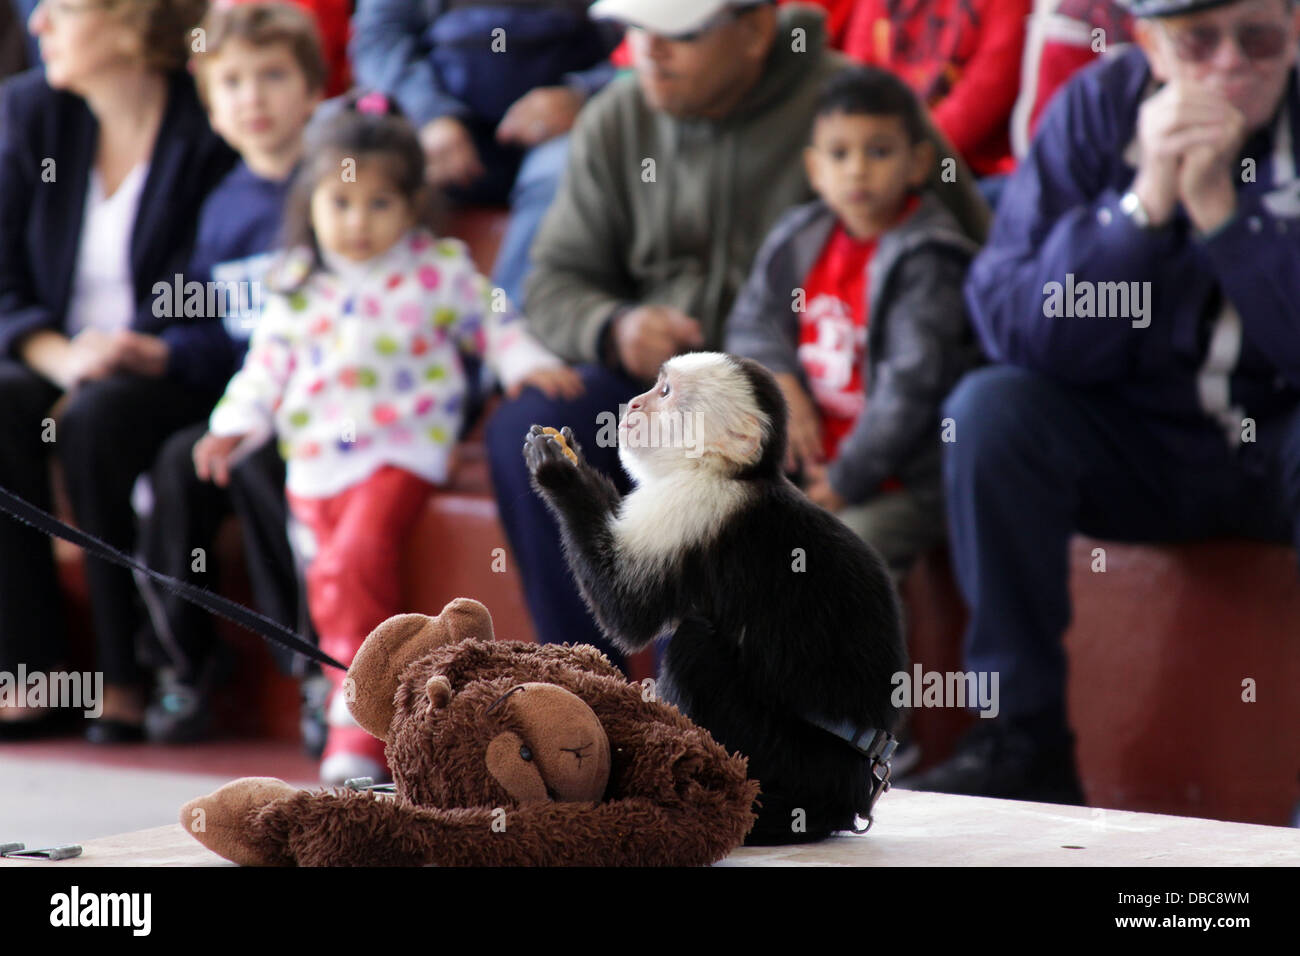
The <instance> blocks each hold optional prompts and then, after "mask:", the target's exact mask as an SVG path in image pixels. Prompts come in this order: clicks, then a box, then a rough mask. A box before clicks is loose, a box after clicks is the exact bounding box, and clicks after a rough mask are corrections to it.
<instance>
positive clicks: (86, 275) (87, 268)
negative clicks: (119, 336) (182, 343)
mask: <svg viewBox="0 0 1300 956" xmlns="http://www.w3.org/2000/svg"><path fill="white" fill-rule="evenodd" d="M148 175H149V163H148V162H147V161H146V162H142V163H140V164H139V165H137V166H136V167H135V168H134V169H132V170H131V171H130V172H129V173H127V174H126V178H125V179H123V180H122V183H121V185H120V186H118V187H117V189H116V191H114V193H113V195H111V196H105V195H104V180H103V178H102V177H101V176H100V175H99V171H98V170H96V169H94V168H92V169H91V171H90V186H89V188H88V189H87V190H86V212H85V215H84V216H83V217H82V220H81V245H80V247H79V249H78V252H77V274H76V276H74V278H73V284H72V298H71V300H70V301H69V303H68V323H67V330H68V337H69V338H71V337H72V336H74V335H76V334H77V333H78V332H80V331H82V330H83V329H89V328H95V329H100V330H101V331H104V332H116V331H117V330H118V329H127V328H130V327H131V319H132V317H133V316H134V315H135V291H134V282H133V281H132V277H131V232H132V230H133V228H134V226H135V217H136V213H137V212H138V211H139V208H140V193H141V192H142V191H143V189H144V181H145V179H146V178H147V177H148Z"/></svg>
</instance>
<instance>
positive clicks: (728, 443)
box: [714, 415, 763, 465]
mask: <svg viewBox="0 0 1300 956" xmlns="http://www.w3.org/2000/svg"><path fill="white" fill-rule="evenodd" d="M719 444H720V445H721V447H715V448H714V451H717V452H718V453H719V454H721V455H722V456H723V457H724V458H726V459H728V460H729V461H734V462H738V463H744V464H747V465H748V464H752V463H753V462H754V461H756V460H757V459H758V456H759V453H760V450H761V449H762V447H763V426H762V425H761V424H759V421H758V419H757V418H755V417H754V416H753V415H746V416H745V418H744V420H743V421H741V422H737V423H736V424H735V425H733V426H731V427H728V428H727V432H726V438H725V439H724V441H723V442H721V443H719Z"/></svg>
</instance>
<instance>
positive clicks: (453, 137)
mask: <svg viewBox="0 0 1300 956" xmlns="http://www.w3.org/2000/svg"><path fill="white" fill-rule="evenodd" d="M420 145H421V146H422V147H424V161H425V167H424V175H425V178H426V179H427V180H428V181H429V183H430V185H432V186H436V187H438V188H442V187H444V186H468V185H469V184H470V183H472V182H473V181H474V180H476V179H478V178H479V177H480V176H482V175H483V172H484V170H483V163H482V162H481V161H480V160H479V156H478V150H477V149H475V148H474V140H473V138H472V137H471V136H470V135H469V130H467V129H466V128H465V124H464V123H462V122H461V121H460V120H458V119H456V118H455V117H454V116H439V117H438V118H437V119H434V120H430V121H429V122H428V123H426V124H425V125H424V126H423V128H421V130H420Z"/></svg>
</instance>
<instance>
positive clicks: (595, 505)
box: [524, 352, 906, 845]
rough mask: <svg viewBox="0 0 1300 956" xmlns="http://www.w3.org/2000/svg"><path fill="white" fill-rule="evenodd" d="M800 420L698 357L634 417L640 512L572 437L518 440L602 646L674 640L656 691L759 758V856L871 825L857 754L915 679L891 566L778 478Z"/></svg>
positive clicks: (632, 451)
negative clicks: (897, 693) (907, 680)
mask: <svg viewBox="0 0 1300 956" xmlns="http://www.w3.org/2000/svg"><path fill="white" fill-rule="evenodd" d="M786 417H787V410H786V405H785V399H784V397H783V396H782V394H781V390H780V388H779V386H778V385H777V383H776V380H775V379H774V378H773V377H772V375H771V374H770V373H769V372H768V371H767V370H766V369H764V368H763V367H762V366H761V365H759V364H758V363H757V362H754V361H752V360H750V359H745V358H736V357H732V356H729V355H722V354H719V353H715V352H694V353H688V354H685V355H679V356H677V357H676V358H673V359H670V360H669V361H668V362H666V363H664V365H663V368H662V369H661V370H660V373H659V379H658V381H657V382H656V383H655V385H654V387H653V388H652V389H650V391H648V392H645V393H643V394H641V395H638V396H637V397H636V398H634V399H632V401H631V402H630V403H629V404H628V405H627V407H626V409H625V410H624V412H623V415H622V417H621V419H620V422H619V458H620V460H621V461H622V463H623V467H624V468H625V469H626V470H627V472H628V474H629V475H631V477H632V478H633V479H634V481H635V482H636V487H635V488H634V490H633V491H632V492H631V493H630V494H629V495H628V496H627V497H623V496H622V495H620V494H619V492H618V490H617V489H616V488H615V487H614V485H613V483H612V482H611V481H610V480H609V479H608V478H607V477H605V476H604V475H603V474H601V473H600V472H598V471H596V470H595V469H594V468H592V467H591V466H590V465H588V464H587V463H586V461H585V460H584V459H583V458H582V456H581V450H580V449H579V448H578V447H577V445H576V443H575V442H574V439H573V433H572V432H571V431H570V430H569V429H568V428H567V427H566V428H564V429H563V430H562V431H561V432H559V433H555V431H554V429H551V434H546V433H545V432H544V431H543V429H542V428H541V427H539V426H536V425H534V426H533V427H532V429H530V431H529V433H528V435H527V437H526V439H525V444H524V456H525V459H526V461H527V463H528V468H529V472H530V474H531V476H532V484H533V487H534V489H535V490H536V491H537V492H538V493H539V494H541V495H542V497H543V498H544V499H545V500H546V503H547V505H548V506H549V508H550V509H551V511H552V512H553V513H554V514H555V515H556V517H557V519H558V521H559V524H560V528H561V532H562V534H563V543H564V551H565V555H566V557H567V559H568V562H569V567H570V569H571V570H572V572H573V575H574V577H575V578H576V579H577V582H578V585H579V587H580V589H581V591H582V595H583V597H584V598H585V599H586V601H587V604H588V606H589V607H590V608H591V611H592V614H593V615H594V616H595V618H596V621H597V622H598V623H599V625H600V627H601V629H602V630H603V631H604V633H605V635H606V636H607V637H608V638H609V639H610V640H611V641H613V642H614V643H615V644H616V645H618V646H620V647H622V648H624V649H625V650H627V651H629V652H630V651H637V650H640V649H641V648H643V647H645V646H646V645H647V644H649V643H650V642H651V641H653V640H654V639H655V638H656V637H659V636H660V635H665V634H669V635H671V638H670V639H669V641H668V644H667V647H666V648H665V650H664V655H663V663H662V671H661V674H660V679H659V685H658V693H659V696H660V697H661V698H662V699H664V700H666V701H668V702H669V703H671V704H674V705H676V706H677V708H678V709H679V710H681V711H682V712H683V713H684V714H686V715H687V716H688V717H690V718H691V719H692V720H694V721H695V722H696V723H698V724H700V725H701V726H703V727H705V728H706V729H708V731H709V732H710V733H711V734H713V736H714V737H715V738H716V739H717V740H718V742H719V743H721V744H722V745H723V746H725V747H727V748H728V749H729V750H733V751H739V752H740V753H742V754H744V755H745V756H747V757H748V758H749V774H750V776H751V777H753V778H755V779H757V780H758V781H759V784H760V787H761V791H762V792H761V796H760V798H759V803H760V806H759V819H758V822H757V824H756V825H755V827H754V830H753V831H752V832H751V833H750V835H749V838H748V839H747V841H746V842H747V843H749V844H751V845H754V844H759V845H761V844H779V843H801V842H808V841H812V840H818V839H822V838H824V837H826V836H829V835H830V834H831V833H832V832H834V831H836V830H848V829H856V828H857V827H856V826H855V815H861V816H864V817H866V816H868V810H869V808H870V805H871V797H872V793H873V790H874V789H877V785H876V783H875V781H874V780H873V777H872V773H871V770H872V764H871V761H870V760H869V759H867V758H866V757H865V756H864V755H863V753H862V752H860V751H859V749H857V748H856V747H855V746H853V745H851V744H850V740H851V739H853V740H855V741H856V742H857V744H858V745H859V746H861V747H866V746H867V744H868V742H870V741H872V739H873V735H875V732H876V731H890V730H892V729H893V726H894V723H895V720H896V718H897V711H896V709H895V708H894V707H893V706H892V704H891V702H890V694H891V690H892V685H891V677H892V675H894V674H895V673H897V672H899V671H902V670H904V669H905V667H906V663H905V655H904V651H903V643H902V637H901V633H900V631H901V629H900V623H899V610H898V600H897V596H896V594H895V592H894V588H893V584H892V582H891V579H890V577H889V575H888V573H887V572H886V570H885V566H884V564H883V562H882V561H881V559H880V557H879V556H878V555H877V554H876V553H875V552H874V551H873V550H871V549H870V548H869V547H868V546H867V545H866V544H865V543H863V541H862V540H861V539H860V538H858V537H857V536H856V535H855V534H854V533H853V532H852V531H850V530H849V529H848V528H847V527H846V526H845V525H844V524H842V523H841V522H840V521H839V519H837V518H836V517H835V516H834V515H832V514H830V513H829V512H827V511H825V510H823V509H822V508H820V507H818V506H817V505H814V504H813V503H812V502H811V501H809V500H808V499H807V498H806V497H805V496H804V495H803V494H802V493H801V492H800V491H799V490H798V489H797V488H796V487H795V486H794V485H793V484H792V483H791V482H790V481H789V479H787V478H786V477H785V475H784V473H783V472H782V463H783V462H784V460H785V449H786ZM665 436H667V439H668V440H665ZM673 439H676V440H673ZM566 446H567V449H571V451H572V452H573V454H572V455H571V454H569V452H568V450H566ZM876 740H877V741H878V742H879V743H881V744H883V743H884V742H885V741H887V740H890V738H887V737H884V736H883V735H880V736H877V737H876ZM889 752H892V741H891V742H890V744H889V747H888V751H887V752H886V753H885V755H884V756H885V757H886V758H887V757H888V753H889Z"/></svg>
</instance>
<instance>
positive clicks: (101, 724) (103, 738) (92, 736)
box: [86, 717, 144, 744]
mask: <svg viewBox="0 0 1300 956" xmlns="http://www.w3.org/2000/svg"><path fill="white" fill-rule="evenodd" d="M86 740H87V742H89V743H92V744H141V743H144V724H143V723H139V724H128V723H127V722H126V721H124V720H114V719H113V718H111V717H100V718H99V719H98V720H92V721H90V726H89V727H87V728H86Z"/></svg>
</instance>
